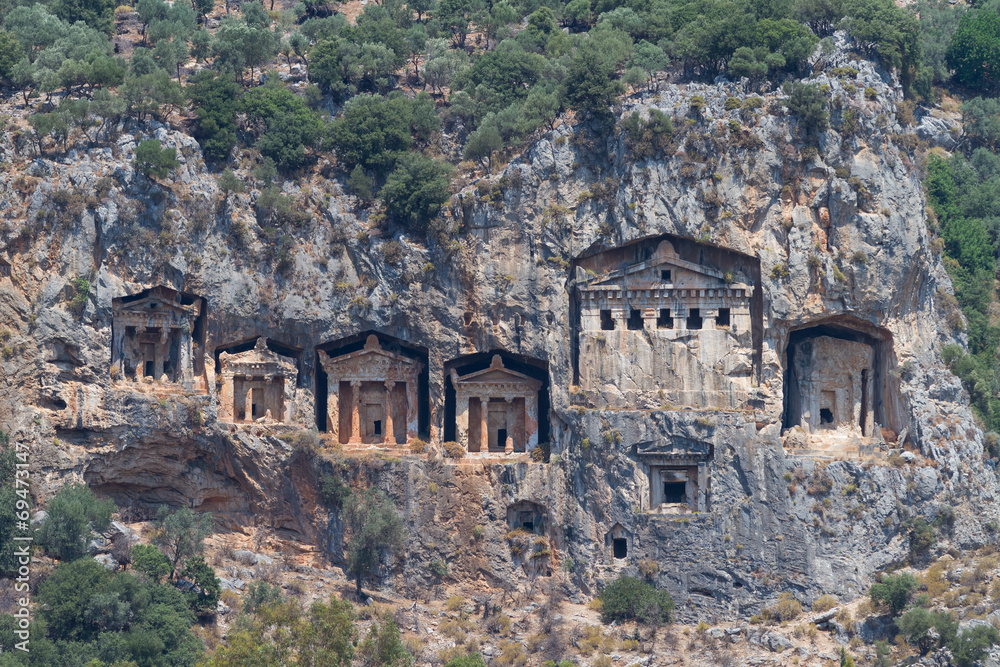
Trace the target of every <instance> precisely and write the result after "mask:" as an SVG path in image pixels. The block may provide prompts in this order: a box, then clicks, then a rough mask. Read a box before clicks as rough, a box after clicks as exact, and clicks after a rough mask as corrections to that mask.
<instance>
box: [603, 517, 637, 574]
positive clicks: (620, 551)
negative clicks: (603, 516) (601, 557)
mask: <svg viewBox="0 0 1000 667" xmlns="http://www.w3.org/2000/svg"><path fill="white" fill-rule="evenodd" d="M631 540H632V534H631V533H630V532H629V531H627V530H626V529H625V527H624V526H623V525H621V524H620V523H616V524H615V525H614V526H612V527H611V530H609V531H608V532H607V533H605V534H604V548H605V558H608V556H610V559H608V561H609V564H612V565H623V563H615V561H621V560H625V559H626V558H628V552H629V546H630V545H629V542H631Z"/></svg>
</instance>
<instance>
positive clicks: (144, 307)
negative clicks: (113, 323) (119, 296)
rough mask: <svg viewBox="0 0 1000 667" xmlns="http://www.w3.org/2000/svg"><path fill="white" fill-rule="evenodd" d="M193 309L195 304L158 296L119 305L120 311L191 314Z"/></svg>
mask: <svg viewBox="0 0 1000 667" xmlns="http://www.w3.org/2000/svg"><path fill="white" fill-rule="evenodd" d="M192 309H193V306H182V305H181V304H179V303H177V302H176V301H171V300H170V299H163V298H160V297H157V296H147V297H143V298H142V299H138V300H136V301H130V302H128V303H125V304H122V305H120V306H119V307H118V310H119V312H123V313H159V312H169V311H173V312H177V313H187V314H191V311H192Z"/></svg>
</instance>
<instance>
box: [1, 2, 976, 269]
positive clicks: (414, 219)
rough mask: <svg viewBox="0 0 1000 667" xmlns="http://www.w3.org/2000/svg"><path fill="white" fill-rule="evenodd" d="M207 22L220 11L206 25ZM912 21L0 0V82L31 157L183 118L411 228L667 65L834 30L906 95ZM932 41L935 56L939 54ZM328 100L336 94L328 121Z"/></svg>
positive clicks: (228, 151) (148, 160) (807, 49)
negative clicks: (470, 169) (572, 118)
mask: <svg viewBox="0 0 1000 667" xmlns="http://www.w3.org/2000/svg"><path fill="white" fill-rule="evenodd" d="M209 14H212V15H213V16H219V15H220V14H224V15H223V16H222V18H221V23H219V25H218V27H217V28H213V29H211V30H210V29H209V28H208V22H207V20H206V17H207V15H209ZM915 16H916V15H915V14H914V13H913V12H912V11H910V10H903V9H898V8H896V6H895V5H894V4H893V2H892V0H830V1H828V2H823V3H816V2H813V1H812V0H697V1H695V0H624V1H614V0H570V1H569V2H564V1H563V0H504V1H502V2H489V3H487V2H484V1H483V0H440V1H435V0H414V1H412V2H409V3H406V4H404V3H403V2H401V0H386V1H385V2H382V3H380V4H379V3H368V4H367V5H366V6H365V7H364V11H363V12H362V13H361V14H360V16H358V17H357V20H356V22H354V23H351V22H349V21H348V20H347V19H346V18H345V16H344V14H341V13H337V12H335V11H334V9H333V6H332V5H330V4H327V2H326V0H306V1H303V2H299V3H298V4H295V5H294V6H293V7H287V6H286V8H282V7H281V6H280V5H279V7H278V8H275V6H274V2H271V3H270V4H269V5H268V6H267V7H265V6H264V5H263V4H261V3H260V2H245V3H243V4H242V7H241V9H240V11H239V12H238V13H237V12H233V11H231V8H230V7H229V5H228V3H227V4H226V5H225V12H224V13H223V12H222V11H221V7H216V6H215V3H214V2H213V0H192V2H191V3H187V2H179V3H173V4H169V5H168V4H167V3H165V2H163V1H162V0H138V2H136V4H135V6H134V7H132V8H129V7H118V8H117V9H116V8H115V6H114V3H110V2H101V1H96V0H88V1H87V2H83V1H82V0H49V1H48V2H25V1H24V0H6V1H5V2H3V3H0V27H2V29H0V82H2V83H4V84H5V85H6V86H8V87H9V89H11V90H17V91H20V93H21V94H22V96H23V101H24V102H25V104H28V103H31V101H32V100H33V99H35V100H41V101H42V103H41V104H39V103H37V102H35V103H32V104H31V111H32V112H33V113H32V114H31V116H30V126H31V128H32V136H31V137H30V139H31V141H33V143H34V148H35V150H36V151H38V152H51V151H66V150H68V149H69V148H70V147H71V146H72V145H77V144H79V143H81V142H82V143H84V144H87V145H94V144H101V143H107V142H111V141H113V140H114V139H115V137H116V135H117V134H118V132H119V131H120V130H121V128H122V127H123V125H122V123H123V122H129V121H139V122H140V123H141V122H143V121H146V120H148V119H155V120H160V121H164V120H168V119H170V118H171V117H173V118H174V119H176V118H177V117H176V116H174V115H173V114H176V113H178V112H181V113H186V114H190V116H189V117H193V121H194V123H193V130H194V134H195V137H196V138H197V139H198V141H199V142H200V143H201V145H202V147H203V149H204V154H205V156H206V158H207V159H208V160H210V161H211V163H212V164H213V165H215V166H216V167H217V168H218V169H219V170H220V171H221V170H223V169H225V168H226V166H227V165H228V164H231V163H234V162H236V161H238V160H243V159H245V158H247V157H249V158H250V159H251V160H252V161H256V162H257V163H258V164H259V165H261V166H262V167H263V166H264V165H265V164H269V163H273V164H274V166H275V167H276V168H277V171H276V172H275V173H274V174H273V176H271V177H270V178H263V179H258V180H259V181H261V182H260V183H258V185H260V187H261V188H264V187H266V186H267V185H268V181H269V180H273V179H279V180H280V179H282V178H288V177H295V176H297V175H298V174H299V173H301V171H302V170H303V169H310V168H312V167H313V166H314V165H315V164H316V163H317V158H319V157H320V156H324V155H332V156H333V157H334V158H335V159H336V166H337V170H335V171H334V172H332V173H330V174H328V175H338V174H339V177H340V178H341V179H342V180H343V183H344V184H345V186H346V187H347V188H348V190H350V191H351V192H353V193H354V194H356V195H358V197H359V200H360V201H361V202H362V203H366V204H367V203H372V202H375V201H378V202H380V203H381V205H382V207H383V210H384V214H385V215H384V217H382V218H376V219H383V220H385V221H386V222H389V223H396V224H398V225H399V226H400V227H403V228H408V229H409V230H411V231H416V232H421V231H423V230H425V229H426V228H427V227H428V225H430V224H431V221H432V220H433V219H434V218H435V216H437V214H438V212H439V211H440V210H441V208H442V206H443V205H444V203H445V202H446V201H447V199H448V197H449V196H450V191H449V186H450V180H451V177H452V175H453V174H454V170H453V169H452V168H451V167H450V166H449V165H448V164H447V163H449V162H451V163H455V162H458V161H459V159H465V160H469V161H472V163H478V164H481V165H483V166H484V167H486V168H487V169H493V168H495V166H496V164H497V160H498V159H502V158H503V157H504V156H509V155H510V154H511V153H512V152H513V151H516V150H518V149H519V147H520V146H522V145H524V144H525V143H526V142H528V141H530V139H531V137H532V136H534V135H535V134H536V133H537V132H539V131H543V130H545V129H548V128H550V127H551V126H552V123H553V122H554V121H555V119H556V117H557V115H558V114H559V113H560V112H562V111H565V110H574V111H575V112H576V114H577V117H578V118H580V119H586V118H590V119H594V120H595V121H597V122H600V123H606V122H608V121H610V120H611V119H612V118H613V115H612V110H613V108H614V107H615V106H616V105H617V104H618V102H619V100H620V98H621V95H622V94H623V93H625V92H627V91H629V90H633V91H637V90H642V89H644V88H646V87H647V86H648V85H649V83H650V82H651V81H652V80H654V79H656V78H657V77H662V76H664V75H665V74H674V75H679V76H681V77H685V78H688V79H702V80H709V79H711V78H712V77H714V76H716V75H718V74H720V73H721V74H726V75H728V76H730V77H733V78H739V77H748V78H749V80H750V81H751V83H752V84H753V85H754V86H759V85H761V84H762V83H763V82H765V81H768V80H770V81H772V82H775V83H780V82H782V81H783V80H786V79H794V78H796V77H800V76H803V75H805V74H807V73H808V72H807V68H806V60H807V58H808V57H809V56H810V55H811V54H812V53H813V51H814V50H815V48H816V46H817V44H818V43H819V41H820V39H821V38H823V37H828V36H829V35H830V34H831V33H832V31H833V30H834V29H835V28H836V27H838V26H840V27H844V28H847V29H848V30H850V31H851V32H852V33H853V34H854V35H855V36H856V37H857V38H858V39H859V42H860V44H861V47H862V48H863V49H864V50H866V51H867V52H869V53H871V54H872V55H877V56H878V57H880V58H882V59H883V61H884V63H885V64H886V66H888V67H893V68H896V69H898V70H899V71H900V73H901V76H902V79H903V80H904V83H905V84H906V86H907V88H908V89H913V90H917V89H918V87H913V86H911V82H913V81H925V82H926V81H930V80H932V79H933V78H934V76H933V74H929V73H928V72H933V71H937V70H935V69H934V67H935V66H936V67H937V69H941V68H942V67H944V66H943V65H942V64H940V63H937V64H936V65H935V64H934V63H932V64H931V65H928V63H927V62H925V60H924V59H923V56H922V53H923V49H924V43H925V42H926V41H927V40H922V39H921V33H920V30H919V25H918V23H917V20H916V18H915ZM935 25H936V24H935ZM948 25H949V26H950V28H949V29H950V30H954V28H955V26H954V25H951V24H948ZM126 28H134V29H135V32H133V33H131V34H132V35H133V40H134V41H135V44H134V46H135V48H134V49H133V50H131V53H128V55H127V56H126V57H122V56H121V55H119V51H120V49H118V48H117V47H116V46H114V45H113V43H112V40H111V39H110V37H111V35H112V34H113V33H115V32H116V31H117V32H120V31H122V30H124V29H126ZM971 29H972V30H976V28H975V27H973V28H971ZM963 30H964V29H963ZM965 32H967V30H966V31H965ZM965 32H962V33H961V34H965ZM938 41H940V40H938ZM934 44H937V42H934ZM934 44H931V45H930V46H933V45H934ZM927 50H928V52H933V53H934V54H936V55H935V58H937V60H940V61H943V59H944V57H945V55H944V50H943V49H942V48H937V50H936V51H934V50H932V49H930V48H928V49H927ZM953 50H954V49H953ZM126 51H127V50H126ZM959 51H960V49H959ZM948 57H949V58H952V57H953V56H952V52H951V51H949V52H948ZM954 57H955V58H961V54H959V55H955V56H954ZM277 65H282V66H284V67H286V68H288V69H290V70H291V69H295V68H298V69H295V72H301V71H305V72H307V74H306V76H307V78H308V84H309V85H306V86H302V85H299V86H297V87H295V88H294V89H293V88H289V87H287V86H286V85H285V83H284V82H283V80H284V79H287V78H288V77H289V76H291V78H293V79H296V78H302V75H301V74H296V73H294V72H293V73H292V74H291V75H287V74H284V73H280V74H279V72H278V71H277V70H276V69H275V67H276V66H277ZM924 88H925V89H926V88H927V86H924ZM806 92H807V93H808V91H806ZM800 93H802V91H801V90H798V89H796V90H794V91H793V94H800ZM331 102H335V103H337V104H338V105H342V106H340V107H339V111H338V114H337V116H336V117H335V118H331V117H329V115H328V113H327V109H329V108H331V107H330V106H329V104H330V103H331ZM803 108H804V109H806V110H809V107H808V105H806V106H804V107H803ZM812 111H813V112H815V111H816V110H815V109H813V110H812ZM807 122H808V124H809V125H810V127H813V126H815V123H814V121H813V120H812V119H808V120H807ZM128 127H129V128H130V129H131V130H133V131H135V130H136V129H138V130H139V135H140V136H139V138H140V139H143V141H142V142H141V143H139V145H138V146H137V148H136V157H135V167H136V168H137V170H138V171H139V172H141V173H142V174H143V175H144V176H145V177H147V178H150V179H162V178H165V177H167V176H168V175H169V173H170V172H171V171H172V170H174V169H176V168H177V167H178V166H179V162H178V160H177V156H176V154H175V153H174V152H173V150H174V149H172V148H166V147H163V146H161V145H160V144H159V143H158V142H155V141H154V140H153V139H152V137H143V136H142V135H143V134H144V133H143V131H142V129H141V127H139V126H135V125H129V126H128ZM442 131H447V132H448V133H449V134H448V137H449V139H448V141H442V140H441V132H442ZM26 139H27V137H26ZM227 191H233V190H232V188H231V187H230V188H227ZM288 222H290V221H289V220H272V221H271V223H270V224H269V225H268V227H269V230H268V231H267V233H266V235H265V236H266V238H267V240H268V241H269V242H270V243H272V244H274V245H275V246H276V250H275V252H274V253H272V254H273V256H274V257H275V258H276V259H277V260H278V261H279V262H281V261H285V262H286V263H287V257H283V251H282V246H283V245H287V242H288V240H287V231H283V230H282V228H283V227H284V226H285V225H287V223H288ZM291 222H296V221H294V220H292V221H291ZM298 222H299V223H301V222H302V221H298Z"/></svg>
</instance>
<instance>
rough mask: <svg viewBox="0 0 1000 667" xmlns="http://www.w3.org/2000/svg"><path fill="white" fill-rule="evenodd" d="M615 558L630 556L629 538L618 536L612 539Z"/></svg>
mask: <svg viewBox="0 0 1000 667" xmlns="http://www.w3.org/2000/svg"><path fill="white" fill-rule="evenodd" d="M612 548H613V549H614V554H615V558H628V540H626V539H625V538H624V537H618V538H615V539H614V540H612Z"/></svg>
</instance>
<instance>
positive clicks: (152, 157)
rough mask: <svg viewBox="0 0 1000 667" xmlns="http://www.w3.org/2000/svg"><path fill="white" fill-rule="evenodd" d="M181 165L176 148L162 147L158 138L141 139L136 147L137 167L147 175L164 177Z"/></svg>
mask: <svg viewBox="0 0 1000 667" xmlns="http://www.w3.org/2000/svg"><path fill="white" fill-rule="evenodd" d="M179 166H181V163H180V162H179V161H178V160H177V149H176V148H161V146H160V142H159V141H157V140H156V139H146V140H145V141H140V142H139V145H138V146H136V147H135V168H136V169H137V170H139V171H140V172H141V173H142V174H143V175H145V176H153V177H156V178H163V177H164V176H166V175H167V174H168V173H169V172H170V171H171V170H173V169H176V168H177V167H179Z"/></svg>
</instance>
